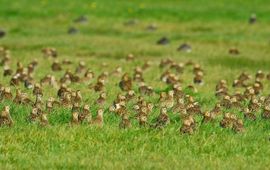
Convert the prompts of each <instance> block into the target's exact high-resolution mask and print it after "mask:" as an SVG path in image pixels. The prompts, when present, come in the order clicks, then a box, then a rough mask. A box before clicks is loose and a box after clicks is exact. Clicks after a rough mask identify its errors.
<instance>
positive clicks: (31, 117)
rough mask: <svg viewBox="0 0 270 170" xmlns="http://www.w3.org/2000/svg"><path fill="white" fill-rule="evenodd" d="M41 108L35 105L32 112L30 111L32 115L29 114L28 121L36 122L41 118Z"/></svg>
mask: <svg viewBox="0 0 270 170" xmlns="http://www.w3.org/2000/svg"><path fill="white" fill-rule="evenodd" d="M40 112H41V111H40V109H39V108H37V107H33V108H32V110H31V112H30V115H29V116H28V118H27V119H28V121H30V122H36V121H37V119H38V118H39V115H40Z"/></svg>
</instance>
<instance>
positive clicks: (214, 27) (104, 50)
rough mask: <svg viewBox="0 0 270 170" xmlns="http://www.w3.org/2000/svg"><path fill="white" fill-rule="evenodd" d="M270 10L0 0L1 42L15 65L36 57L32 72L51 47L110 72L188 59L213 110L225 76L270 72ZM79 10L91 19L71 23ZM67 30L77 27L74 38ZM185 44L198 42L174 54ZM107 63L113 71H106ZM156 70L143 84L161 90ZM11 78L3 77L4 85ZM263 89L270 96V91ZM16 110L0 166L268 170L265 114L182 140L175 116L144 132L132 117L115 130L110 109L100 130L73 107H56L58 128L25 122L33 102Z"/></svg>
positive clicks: (269, 5)
mask: <svg viewBox="0 0 270 170" xmlns="http://www.w3.org/2000/svg"><path fill="white" fill-rule="evenodd" d="M269 11H270V2H269V1H268V0H252V1H247V0H227V1H226V0H220V1H218V2H216V1H212V0H200V1H199V0H186V1H183V0H182V1H176V0H170V1H165V0H146V1H139V0H117V1H116V0H115V1H113V0H98V1H87V0H85V1H83V0H76V1H68V0H58V1H47V0H42V1H35V0H20V1H10V0H1V1H0V27H1V28H4V29H5V30H6V31H7V36H6V37H5V38H3V39H0V45H4V46H7V47H8V48H10V49H11V52H12V57H13V59H12V60H13V61H14V62H13V66H15V64H16V62H15V61H16V60H20V61H22V62H23V63H29V61H30V60H32V59H34V58H38V59H39V66H38V71H37V72H36V74H35V77H36V78H41V77H43V76H44V75H45V74H47V73H50V72H51V71H50V70H49V69H48V67H49V64H48V61H47V60H45V59H44V58H42V54H41V52H40V50H41V49H42V48H43V47H48V46H49V47H55V48H56V49H57V50H58V52H59V60H61V59H64V58H70V59H72V60H73V61H76V62H79V61H80V60H84V61H85V62H86V63H87V66H88V67H90V68H92V69H93V70H94V71H95V72H97V73H100V72H101V71H111V70H112V69H113V68H115V67H116V66H118V65H121V66H122V67H123V70H124V71H129V72H131V69H130V68H131V67H132V68H134V67H135V66H136V65H141V64H142V63H143V62H144V61H145V60H151V61H152V62H153V63H155V64H156V65H157V64H158V63H159V61H160V59H162V58H167V57H170V58H172V59H174V60H176V61H183V62H184V61H187V60H193V61H195V62H198V63H200V64H201V65H202V66H203V68H204V69H205V72H206V76H205V84H204V86H199V87H197V88H198V90H199V94H198V95H197V98H198V99H199V100H200V102H201V103H202V105H203V108H204V109H207V108H211V107H213V106H214V101H215V100H216V99H215V98H214V87H215V84H216V83H217V81H218V80H220V79H223V78H224V79H226V80H228V81H229V82H230V83H231V82H232V80H233V79H234V78H236V77H237V75H239V74H240V73H241V72H242V71H247V72H248V73H251V74H253V75H254V74H255V72H256V71H257V70H259V69H261V70H263V71H265V72H268V71H270V70H269V67H270V58H269V54H270V48H269V47H270V25H269V21H270V18H269V16H270V15H269V14H270V13H269ZM251 13H256V14H257V16H258V23H256V24H255V25H249V24H248V18H249V16H250V15H251ZM81 15H85V16H87V18H88V20H89V21H88V22H87V23H85V24H78V23H77V24H76V23H73V20H74V19H75V18H77V17H79V16H81ZM130 19H137V20H138V24H136V25H134V26H125V25H124V24H123V23H124V22H127V21H128V20H130ZM151 23H156V25H157V26H158V29H157V31H154V32H149V31H147V30H146V29H145V28H146V27H147V26H148V25H149V24H151ZM71 26H74V27H76V28H78V29H79V31H80V32H79V33H78V34H76V35H68V34H67V30H68V28H69V27H71ZM162 36H167V37H168V38H169V39H170V40H171V43H170V44H169V45H166V46H158V45H156V41H157V40H158V39H159V38H161V37H162ZM185 42H187V43H189V44H191V45H192V48H193V51H192V52H191V53H182V52H179V51H177V50H176V49H177V48H178V46H179V45H180V44H182V43H185ZM231 47H237V48H238V49H239V50H240V54H239V55H237V56H231V55H229V54H228V49H229V48H231ZM129 53H133V54H134V55H135V56H136V57H137V60H136V62H135V63H129V64H126V62H125V60H124V58H125V56H126V55H127V54H129ZM49 62H50V63H51V62H52V61H49ZM103 62H106V63H108V64H109V65H108V67H106V68H104V67H102V65H101V63H103ZM62 73H63V72H61V73H57V74H58V75H61V74H62ZM160 73H161V70H159V69H158V67H156V69H155V68H153V69H152V68H151V69H150V70H148V71H147V72H146V76H145V78H146V81H148V82H149V84H150V85H152V86H154V87H157V88H164V87H165V86H164V84H163V85H162V84H160V82H159V80H158V78H159V75H160ZM0 74H1V75H2V69H1V72H0ZM190 75H191V74H190ZM190 75H189V74H186V75H185V76H186V77H185V79H184V84H185V85H187V84H190V83H192V77H191V76H190ZM119 79H120V78H117V79H115V78H112V77H111V78H110V83H108V86H107V89H108V93H109V94H110V95H109V101H108V103H107V106H108V105H109V104H110V102H111V101H112V100H113V99H114V97H115V94H117V93H118V92H120V89H119V88H118V87H117V85H115V84H116V83H117V82H118V81H119ZM8 80H9V79H6V78H1V82H3V83H5V82H8ZM268 84H269V82H268ZM76 86H78V87H80V88H84V87H85V86H83V85H76ZM76 86H75V87H76ZM83 92H84V93H83V96H84V98H86V99H87V100H88V101H89V103H90V104H91V103H92V102H93V100H94V99H95V98H96V97H97V96H98V94H97V93H94V92H93V91H91V90H88V89H85V90H84V91H83ZM264 93H265V94H269V88H266V89H265V91H264ZM49 95H50V96H51V95H55V90H51V89H49V88H48V89H47V90H46V95H45V96H49ZM149 100H152V99H149ZM4 104H7V103H4ZM4 104H1V105H0V107H1V108H2V107H3V105H4ZM11 106H12V108H11V114H12V117H13V119H14V120H15V122H16V124H15V126H14V127H12V128H1V129H0V169H29V168H36V169H38V168H42V169H47V168H52V169H57V168H58V169H60V168H65V169H79V168H81V169H94V168H97V169H112V168H114V169H182V168H187V169H228V168H231V169H268V168H269V167H270V158H269V155H270V147H269V145H270V141H269V138H270V134H269V129H270V122H269V121H266V120H259V121H257V122H255V123H254V122H245V127H246V132H245V133H243V134H235V133H233V132H232V131H230V130H226V129H221V128H219V127H218V123H216V124H215V125H214V127H213V126H211V125H203V126H201V127H200V128H199V130H198V131H197V132H196V133H195V134H194V135H192V136H186V135H180V134H179V127H180V125H181V124H180V123H179V122H172V124H171V125H169V126H168V127H167V128H166V129H164V130H162V131H155V130H148V129H144V128H139V126H138V125H136V122H133V123H134V127H133V128H131V129H129V130H119V128H118V123H119V119H118V118H116V117H115V116H113V115H111V114H106V115H105V126H104V127H103V128H102V129H99V128H94V127H89V126H87V125H81V126H78V127H73V128H70V127H69V126H68V122H69V120H70V111H68V110H65V109H58V110H55V111H54V112H53V113H52V114H51V115H50V117H49V119H50V122H51V124H52V126H50V127H47V128H40V127H39V126H37V125H30V124H28V123H27V122H26V121H25V117H26V116H27V115H28V114H29V111H30V109H31V108H27V107H24V106H17V105H13V104H11ZM92 110H93V111H94V110H95V106H93V108H92ZM157 113H158V111H157Z"/></svg>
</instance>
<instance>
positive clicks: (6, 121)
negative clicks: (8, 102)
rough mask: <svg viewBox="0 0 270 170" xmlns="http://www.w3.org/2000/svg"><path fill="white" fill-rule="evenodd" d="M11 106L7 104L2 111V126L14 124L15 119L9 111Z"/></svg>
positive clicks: (0, 117)
mask: <svg viewBox="0 0 270 170" xmlns="http://www.w3.org/2000/svg"><path fill="white" fill-rule="evenodd" d="M9 110H10V108H9V106H5V107H4V109H3V110H2V112H1V115H0V126H4V125H6V126H9V127H10V126H12V125H13V123H14V122H13V120H12V118H11V116H10V112H9Z"/></svg>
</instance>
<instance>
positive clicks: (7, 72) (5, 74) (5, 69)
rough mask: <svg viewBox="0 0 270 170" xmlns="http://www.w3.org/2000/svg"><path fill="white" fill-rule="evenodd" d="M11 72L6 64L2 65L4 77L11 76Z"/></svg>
mask: <svg viewBox="0 0 270 170" xmlns="http://www.w3.org/2000/svg"><path fill="white" fill-rule="evenodd" d="M12 73H13V70H12V69H11V68H10V67H9V66H8V65H5V66H4V72H3V76H4V77H6V76H11V75H12Z"/></svg>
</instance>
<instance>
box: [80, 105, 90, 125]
mask: <svg viewBox="0 0 270 170" xmlns="http://www.w3.org/2000/svg"><path fill="white" fill-rule="evenodd" d="M84 120H86V122H87V123H89V124H90V123H91V121H92V114H91V112H90V107H89V105H87V104H86V105H84V106H83V109H82V111H81V113H80V114H79V122H81V123H82V122H83V121H84Z"/></svg>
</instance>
